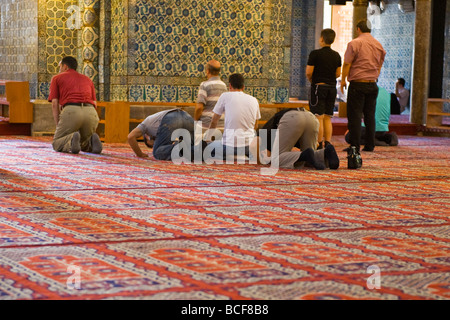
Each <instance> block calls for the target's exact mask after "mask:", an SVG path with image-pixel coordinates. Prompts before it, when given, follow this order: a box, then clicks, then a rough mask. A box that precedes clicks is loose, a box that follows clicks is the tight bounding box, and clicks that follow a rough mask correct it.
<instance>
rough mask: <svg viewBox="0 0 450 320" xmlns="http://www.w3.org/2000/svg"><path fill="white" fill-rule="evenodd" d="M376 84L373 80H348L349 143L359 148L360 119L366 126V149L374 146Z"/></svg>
mask: <svg viewBox="0 0 450 320" xmlns="http://www.w3.org/2000/svg"><path fill="white" fill-rule="evenodd" d="M377 96H378V86H377V84H376V83H375V82H350V85H349V87H348V96H347V119H348V131H349V139H350V145H351V146H355V147H356V150H358V151H359V149H360V140H361V119H362V118H363V116H364V124H365V126H366V132H365V141H366V145H365V148H366V149H373V148H374V147H375V108H376V105H377Z"/></svg>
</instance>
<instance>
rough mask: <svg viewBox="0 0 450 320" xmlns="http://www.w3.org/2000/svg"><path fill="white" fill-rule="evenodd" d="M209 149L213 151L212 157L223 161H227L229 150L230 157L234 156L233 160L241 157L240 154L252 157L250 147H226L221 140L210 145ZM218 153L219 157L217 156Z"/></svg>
mask: <svg viewBox="0 0 450 320" xmlns="http://www.w3.org/2000/svg"><path fill="white" fill-rule="evenodd" d="M209 148H210V150H211V156H212V157H217V158H218V159H223V160H226V159H227V149H229V150H228V152H229V153H230V155H232V156H233V158H232V159H234V156H235V155H240V154H244V155H246V156H247V157H249V156H250V148H249V146H245V147H229V146H226V145H224V144H222V141H221V140H217V141H213V142H211V143H210V144H209ZM216 152H217V155H216Z"/></svg>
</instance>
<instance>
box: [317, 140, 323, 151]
mask: <svg viewBox="0 0 450 320" xmlns="http://www.w3.org/2000/svg"><path fill="white" fill-rule="evenodd" d="M320 149H323V141H320V142H319V145H318V146H317V150H320Z"/></svg>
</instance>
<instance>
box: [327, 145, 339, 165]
mask: <svg viewBox="0 0 450 320" xmlns="http://www.w3.org/2000/svg"><path fill="white" fill-rule="evenodd" d="M325 159H326V160H327V161H328V166H329V167H330V169H337V168H339V157H338V155H337V153H336V149H335V148H334V147H333V145H332V144H329V145H327V146H326V147H325Z"/></svg>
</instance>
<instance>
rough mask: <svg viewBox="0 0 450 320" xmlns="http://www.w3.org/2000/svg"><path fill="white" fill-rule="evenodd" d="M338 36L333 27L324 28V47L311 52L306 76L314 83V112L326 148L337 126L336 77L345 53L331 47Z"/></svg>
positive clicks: (322, 41)
mask: <svg viewBox="0 0 450 320" xmlns="http://www.w3.org/2000/svg"><path fill="white" fill-rule="evenodd" d="M335 38H336V33H335V32H334V30H332V29H324V30H322V32H321V34H320V39H319V44H320V46H321V49H318V50H313V51H312V52H311V53H310V54H309V58H308V64H307V66H306V77H307V78H308V80H309V81H310V82H311V97H310V100H309V108H310V111H311V112H312V113H313V114H315V115H316V117H317V120H319V136H318V142H319V144H318V147H317V149H322V148H324V147H326V146H327V145H329V144H331V136H332V134H333V126H332V124H331V117H332V116H333V112H334V104H335V101H336V95H337V91H336V78H338V77H339V76H340V74H341V65H342V63H341V56H340V55H339V53H337V52H336V51H334V50H332V49H331V44H332V43H333V42H334V39H335Z"/></svg>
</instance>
